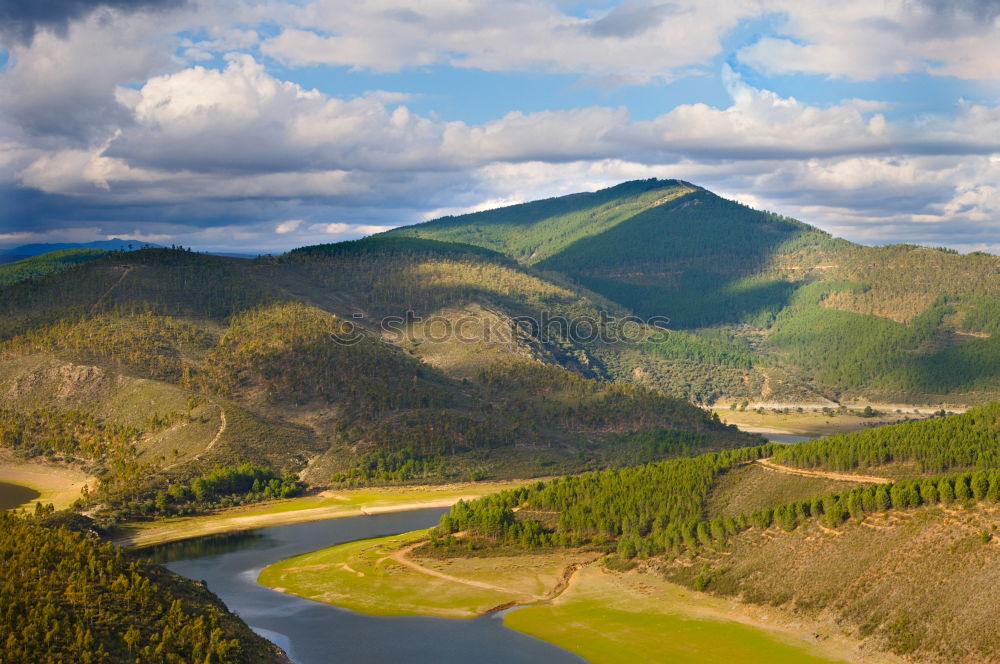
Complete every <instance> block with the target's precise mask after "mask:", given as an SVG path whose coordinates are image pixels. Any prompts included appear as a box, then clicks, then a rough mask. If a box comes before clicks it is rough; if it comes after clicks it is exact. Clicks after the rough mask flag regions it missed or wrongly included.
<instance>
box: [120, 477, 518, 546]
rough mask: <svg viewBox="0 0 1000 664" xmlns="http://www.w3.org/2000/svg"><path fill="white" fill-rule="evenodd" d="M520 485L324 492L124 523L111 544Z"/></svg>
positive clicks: (419, 503)
mask: <svg viewBox="0 0 1000 664" xmlns="http://www.w3.org/2000/svg"><path fill="white" fill-rule="evenodd" d="M525 483H526V481H525V480H520V481H512V482H474V483H467V484H444V485H438V486H415V487H385V488H376V489H344V490H342V491H324V492H323V493H321V494H318V495H314V496H303V497H301V498H291V499H288V500H279V501H272V502H268V503H262V504H258V505H254V506H252V507H244V508H238V509H232V510H225V511H221V512H217V513H215V514H207V515H203V516H189V517H177V518H172V519H161V520H158V521H140V522H133V523H127V524H123V525H121V526H119V534H118V536H117V537H116V538H115V541H116V543H118V544H120V545H122V546H131V547H135V548H139V547H145V546H153V545H155V544H163V543H165V542H173V541H175V540H182V539H188V538H191V537H200V536H202V535H216V534H219V533H226V532H235V531H239V530H250V529H253V528H263V527H266V526H280V525H284V524H289V523H303V522H306V521H319V520H321V519H335V518H340V517H349V516H363V515H365V514H378V513H380V512H394V511H403V510H415V509H423V508H428V507H448V506H450V505H453V504H455V503H456V502H458V501H459V500H463V499H464V500H470V499H472V498H478V497H479V496H484V495H486V494H488V493H493V492H495V491H501V490H503V489H508V488H512V487H516V486H521V485H522V484H525Z"/></svg>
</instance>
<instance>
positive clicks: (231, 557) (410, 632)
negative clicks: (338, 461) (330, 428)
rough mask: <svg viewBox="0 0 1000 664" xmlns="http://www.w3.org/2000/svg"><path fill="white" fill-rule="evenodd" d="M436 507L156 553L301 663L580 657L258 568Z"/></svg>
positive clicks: (492, 623) (416, 518)
mask: <svg viewBox="0 0 1000 664" xmlns="http://www.w3.org/2000/svg"><path fill="white" fill-rule="evenodd" d="M445 511H446V510H443V509H429V510H414V511H412V512H399V513H395V514H391V513H390V514H379V515H373V516H361V517H352V518H346V519H330V520H328V521H316V522H312V523H300V524H293V525H289V526H274V527H271V528H262V529H259V530H256V531H250V532H246V533H237V534H233V535H222V536H219V535H215V536H210V537H207V538H200V539H198V540H191V541H187V542H175V543H173V544H166V545H163V546H160V547H156V549H155V550H154V551H152V552H151V554H150V555H153V556H155V557H156V559H157V560H165V561H167V562H166V566H167V567H168V568H170V569H171V570H173V571H174V572H177V573H178V574H181V575H183V576H186V577H188V578H189V579H195V580H204V581H205V582H206V583H207V584H208V587H209V589H210V590H211V591H212V592H214V593H215V594H216V595H218V596H219V597H221V598H222V600H223V601H224V602H225V603H226V605H227V606H228V607H229V608H230V609H231V610H233V611H234V612H236V613H237V614H239V616H240V617H241V618H243V620H245V621H246V622H247V624H249V625H250V627H251V628H252V629H253V630H254V631H256V632H257V633H258V634H260V635H261V636H264V637H265V638H267V639H270V640H271V641H273V642H274V643H277V644H278V645H279V646H281V647H282V648H283V649H284V650H285V652H287V653H288V655H289V657H291V658H292V659H293V661H295V662H298V663H299V664H326V663H327V662H338V663H340V662H344V663H349V662H365V663H367V664H378V663H380V662H386V663H387V664H388V663H392V664H397V663H399V662H406V663H407V664H432V663H433V664H459V663H461V664H468V663H469V662H475V664H517V663H526V664H534V663H536V662H537V663H539V664H541V663H545V664H569V663H571V662H572V663H573V664H579V662H582V661H583V660H582V659H581V658H579V657H577V656H576V655H574V654H572V653H569V652H567V651H565V650H562V649H561V648H557V647H556V646H554V645H552V644H549V643H545V642H544V641H540V640H538V639H535V638H532V637H530V636H527V635H525V634H521V633H520V632H515V631H514V630H511V629H508V628H506V627H504V626H503V621H502V620H499V619H497V618H496V617H491V616H485V617H482V618H476V619H474V620H446V619H443V618H424V617H416V616H413V617H399V618H386V617H379V616H366V615H362V614H359V613H354V612H352V611H348V610H346V609H341V608H338V607H334V606H330V605H327V604H320V603H318V602H312V601H310V600H306V599H301V598H298V597H292V596H291V595H285V594H283V593H279V592H275V591H273V590H270V589H268V588H264V587H263V586H261V585H259V584H258V583H257V576H258V575H259V574H260V571H261V570H262V569H263V568H264V567H266V566H268V565H270V564H271V563H275V562H277V561H279V560H284V559H286V558H290V557H292V556H296V555H299V554H303V553H308V552H310V551H315V550H317V549H322V548H325V547H328V546H332V545H334V544H339V543H341V542H350V541H354V540H359V539H368V538H371V537H380V536H384V535H392V534H396V533H403V532H407V531H410V530H417V529H419V528H427V527H428V526H432V525H434V524H435V523H437V521H438V519H439V518H440V516H441V514H443V513H444V512H445Z"/></svg>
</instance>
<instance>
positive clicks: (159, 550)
mask: <svg viewBox="0 0 1000 664" xmlns="http://www.w3.org/2000/svg"><path fill="white" fill-rule="evenodd" d="M273 545H274V540H272V539H269V538H268V537H267V535H265V534H263V533H262V532H261V531H259V530H248V531H243V532H236V533H226V534H223V535H207V536H205V537H198V538H195V539H189V540H181V541H180V542H172V543H170V544H161V545H159V546H152V547H149V548H148V549H140V550H139V551H136V553H135V555H136V556H138V557H140V558H142V559H143V560H147V561H149V562H153V563H158V564H160V565H163V564H166V563H169V562H173V561H174V560H183V559H185V558H201V557H203V556H217V555H221V554H223V553H230V552H232V551H239V550H241V549H266V548H268V547H271V546H273Z"/></svg>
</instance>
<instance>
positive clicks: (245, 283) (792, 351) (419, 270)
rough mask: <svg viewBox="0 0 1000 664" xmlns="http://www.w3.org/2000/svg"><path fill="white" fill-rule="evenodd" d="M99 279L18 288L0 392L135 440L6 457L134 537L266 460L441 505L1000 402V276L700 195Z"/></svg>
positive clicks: (650, 192)
mask: <svg viewBox="0 0 1000 664" xmlns="http://www.w3.org/2000/svg"><path fill="white" fill-rule="evenodd" d="M43 258H44V257H43ZM88 259H89V260H87V261H86V262H82V263H79V264H76V265H70V266H67V265H66V264H62V257H59V256H57V257H54V260H56V262H59V263H60V265H59V267H60V271H54V270H53V271H51V272H49V273H48V274H38V275H31V277H30V278H26V279H19V280H17V281H12V282H10V283H7V284H6V285H3V286H0V354H2V357H0V390H2V391H3V393H4V394H5V396H6V402H5V404H6V406H7V407H8V408H9V409H11V410H12V411H16V412H17V413H19V414H20V415H19V416H21V415H30V416H31V417H35V418H36V419H37V418H38V417H40V416H39V413H44V414H45V415H44V417H42V420H44V421H45V422H48V423H52V422H56V421H57V420H58V418H59V417H64V416H66V417H68V416H70V411H72V412H73V413H75V414H73V415H72V416H73V417H76V416H77V415H76V414H78V415H79V416H80V417H85V418H94V422H95V423H96V424H94V425H93V426H95V427H97V428H98V429H100V430H102V431H117V430H118V429H116V427H119V428H122V427H124V428H125V429H127V430H129V431H130V432H132V433H130V435H129V442H128V444H127V445H124V446H119V447H116V448H114V451H113V453H112V449H111V448H110V447H106V448H100V449H102V450H104V451H103V452H102V453H101V454H98V455H96V456H95V455H94V454H89V455H88V454H84V453H82V452H81V450H82V449H83V447H80V446H79V445H77V446H76V447H74V445H73V444H69V443H66V444H63V443H60V445H58V446H50V448H46V449H42V448H40V447H37V446H36V447H29V448H23V447H22V448H17V446H16V445H11V444H9V443H8V446H10V447H15V448H17V449H18V453H19V454H21V455H29V456H30V455H45V456H47V457H52V456H55V457H58V458H61V459H65V462H67V463H77V464H81V465H82V466H84V467H86V468H87V469H89V470H92V471H93V472H95V473H97V475H98V476H101V477H104V478H105V482H104V485H105V488H107V487H117V488H116V489H115V490H114V491H110V489H109V490H108V491H105V495H104V496H102V498H101V499H102V500H103V499H109V501H110V502H108V501H105V502H104V503H102V504H105V505H106V506H107V505H110V506H111V509H112V513H113V514H117V515H127V514H137V513H138V514H156V513H163V512H164V511H165V509H166V508H164V507H163V501H160V506H159V507H157V505H156V501H155V497H156V495H158V492H166V491H167V490H168V489H169V487H170V486H174V485H176V486H190V484H191V482H193V481H194V479H195V478H197V477H202V476H207V475H208V474H210V473H211V472H213V471H214V470H215V469H218V468H234V467H238V466H241V465H242V464H247V463H249V464H255V465H256V466H258V467H262V468H267V469H269V472H271V473H273V477H275V478H281V477H284V475H285V473H287V472H296V473H301V477H302V479H304V480H306V481H308V482H310V483H311V484H315V485H326V484H330V483H331V482H335V483H347V484H357V483H369V482H384V481H428V480H430V481H441V480H446V479H458V478H478V477H510V476H533V475H541V474H551V473H552V472H555V471H565V472H568V471H577V470H591V469H596V468H601V467H607V466H616V465H620V464H622V463H636V462H640V461H649V460H653V459H662V458H669V457H671V456H676V455H677V454H680V453H691V452H696V451H705V450H722V449H725V448H729V447H733V446H739V445H746V444H748V443H751V442H752V441H753V440H754V439H752V438H750V437H747V436H744V435H743V434H740V433H739V432H737V431H735V430H732V429H729V428H726V427H724V426H722V425H721V424H719V423H718V421H717V420H715V419H713V418H712V417H710V416H708V415H706V414H705V413H704V412H703V411H702V410H700V409H698V408H695V407H693V406H691V405H689V403H688V402H690V401H694V402H699V403H703V404H705V403H713V402H715V401H717V400H719V399H725V398H728V399H740V400H742V399H770V400H772V401H775V400H784V401H800V402H802V401H812V402H821V403H824V404H826V403H829V402H830V401H834V400H842V399H845V398H851V397H861V396H864V397H865V398H867V399H874V398H879V397H881V398H896V399H900V400H902V399H909V400H915V401H919V402H932V403H939V402H940V401H941V400H945V399H947V400H950V401H957V402H962V401H964V402H969V403H971V402H976V401H980V400H987V399H989V398H991V397H994V396H995V395H996V394H998V393H1000V385H998V384H997V381H1000V352H997V343H1000V342H998V339H1000V338H998V337H997V336H996V335H995V334H994V332H995V328H997V323H996V321H995V319H996V314H997V312H1000V293H998V288H1000V287H998V278H997V271H998V269H1000V268H998V265H1000V264H998V260H997V258H996V257H994V256H989V255H985V254H982V255H970V256H960V255H957V254H954V253H950V252H946V251H941V250H933V249H921V248H916V247H884V248H870V247H861V246H858V245H853V244H851V243H848V242H845V241H842V240H837V239H834V238H831V237H830V236H828V235H827V234H825V233H823V232H821V231H818V230H816V229H814V228H812V227H810V226H808V225H806V224H803V223H801V222H798V221H795V220H792V219H788V218H785V217H781V216H779V215H774V214H770V213H764V212H759V211H755V210H752V209H750V208H747V207H745V206H742V205H740V204H737V203H733V202H731V201H726V200H724V199H722V198H719V197H718V196H715V195H714V194H712V193H710V192H708V191H706V190H704V189H701V188H699V187H697V186H695V185H692V184H689V183H686V182H681V181H657V180H648V181H640V182H629V183H625V184H622V185H619V186H617V187H612V188H610V189H606V190H603V191H600V192H595V193H592V194H577V195H573V196H568V197H562V198H558V199H550V200H546V201H537V202H534V203H528V204H524V205H520V206H512V207H508V208H502V209H498V210H492V211H489V212H483V213H476V214H473V215H464V216H461V217H450V218H445V219H441V220H437V221H432V222H428V223H425V224H420V225H417V226H413V227H409V228H403V229H399V230H397V231H394V232H391V233H388V234H382V235H378V236H373V237H371V238H366V239H364V240H358V241H353V242H343V243H338V244H330V245H318V246H313V247H304V248H301V249H297V250H295V251H291V252H289V253H287V254H283V255H280V256H276V257H271V256H266V257H259V258H256V259H240V258H234V257H223V256H212V255H204V254H199V253H195V252H191V251H188V250H183V249H177V248H171V249H156V248H146V249H139V250H136V251H130V252H127V253H126V252H110V253H108V254H106V255H102V256H97V257H93V256H88ZM62 268H65V269H62ZM634 314H641V315H643V316H646V317H649V316H660V317H661V319H660V320H659V322H657V323H655V324H649V323H643V322H639V321H638V319H637V318H636V317H635V316H634ZM666 318H669V319H670V321H669V322H665V321H666ZM665 328H666V329H665ZM50 414H51V415H50ZM10 419H11V421H12V422H21V424H19V425H18V426H21V425H24V426H27V425H26V424H25V422H28V421H27V420H24V421H22V420H17V418H16V417H13V416H11V418H10ZM88 426H90V425H88ZM88 449H89V448H88ZM126 458H127V463H126V462H125V461H123V460H125V459H126ZM261 495H263V492H255V491H250V490H247V491H242V492H240V493H238V494H234V497H233V498H232V500H236V501H243V500H249V499H251V498H250V497H253V496H261ZM95 500H96V499H95ZM167 502H168V503H169V505H170V507H169V510H166V511H170V510H176V509H188V506H189V505H188V502H185V501H183V500H179V499H178V500H171V501H167ZM196 502H198V501H196Z"/></svg>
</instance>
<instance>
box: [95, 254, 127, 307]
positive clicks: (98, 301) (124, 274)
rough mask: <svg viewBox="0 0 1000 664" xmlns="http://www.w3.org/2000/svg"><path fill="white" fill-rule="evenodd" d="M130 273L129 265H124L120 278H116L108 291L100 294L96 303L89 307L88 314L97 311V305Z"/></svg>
mask: <svg viewBox="0 0 1000 664" xmlns="http://www.w3.org/2000/svg"><path fill="white" fill-rule="evenodd" d="M131 271H132V266H131V265H126V266H125V269H123V270H122V276H120V277H118V279H117V280H116V281H115V283H113V284H111V286H110V287H109V288H108V290H106V291H104V293H102V294H101V296H100V297H99V298H97V301H96V302H94V304H93V305H92V306H91V307H90V312H91V313H93V312H94V311H95V310H96V309H97V305H99V304H100V303H101V302H103V301H104V298H106V297H107V296H108V295H110V294H111V291H113V290H114V289H115V288H117V287H118V284H120V283H121V282H122V281H124V280H125V277H127V276H128V273H129V272H131Z"/></svg>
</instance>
